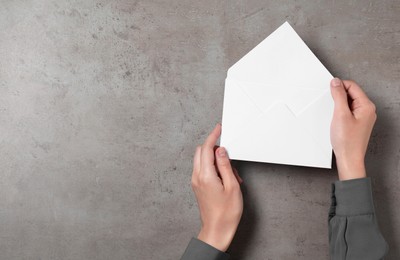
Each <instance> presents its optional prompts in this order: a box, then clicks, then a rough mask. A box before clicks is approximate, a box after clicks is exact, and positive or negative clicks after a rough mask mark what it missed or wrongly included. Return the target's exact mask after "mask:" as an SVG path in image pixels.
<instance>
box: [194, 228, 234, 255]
mask: <svg viewBox="0 0 400 260" xmlns="http://www.w3.org/2000/svg"><path fill="white" fill-rule="evenodd" d="M235 232H236V229H235V230H232V231H229V232H219V231H218V230H216V229H213V228H204V227H203V228H202V229H201V230H200V233H199V235H198V236H197V239H199V240H201V241H203V242H205V243H207V244H209V245H210V246H213V247H215V248H216V249H218V250H220V251H222V252H225V251H226V250H227V249H228V247H229V245H230V244H231V242H232V239H233V236H234V235H235Z"/></svg>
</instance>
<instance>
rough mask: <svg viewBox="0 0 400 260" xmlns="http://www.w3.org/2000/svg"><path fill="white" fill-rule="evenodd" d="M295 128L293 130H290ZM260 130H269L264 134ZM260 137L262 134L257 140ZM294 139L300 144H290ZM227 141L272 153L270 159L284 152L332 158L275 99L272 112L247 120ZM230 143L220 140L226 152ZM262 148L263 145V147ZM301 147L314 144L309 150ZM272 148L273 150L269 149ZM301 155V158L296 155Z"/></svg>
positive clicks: (288, 109)
mask: <svg viewBox="0 0 400 260" xmlns="http://www.w3.org/2000/svg"><path fill="white" fill-rule="evenodd" d="M258 122H273V124H268V123H267V124H259V123H258ZM294 129H295V131H293V130H294ZM263 133H268V135H265V134H263ZM259 136H263V138H262V139H259V138H258V137H259ZM293 142H297V143H299V142H301V144H300V145H298V146H295V147H293V145H292V144H293ZM230 143H234V144H235V146H238V147H242V148H243V147H248V149H249V150H250V149H251V148H252V149H253V150H257V151H264V152H265V153H267V152H271V154H270V155H269V156H270V158H273V156H282V155H284V154H285V153H287V154H293V155H295V156H294V157H298V158H300V159H299V160H300V161H301V160H304V158H307V160H311V159H310V158H312V157H313V156H315V155H316V154H318V155H319V156H322V157H323V158H324V160H326V161H329V160H331V154H330V153H331V150H330V149H326V148H325V149H324V147H323V146H321V144H320V143H319V142H317V141H316V140H315V138H314V137H313V135H312V133H310V131H309V129H308V128H307V127H305V126H304V125H303V124H301V121H300V120H299V119H298V118H297V117H296V116H294V115H293V114H292V112H291V110H290V108H289V107H288V106H287V105H286V104H284V103H280V102H278V103H277V104H276V105H274V106H273V108H271V113H267V114H261V115H260V116H259V117H257V118H253V119H252V120H250V121H249V122H246V123H245V124H243V125H242V127H241V128H240V129H237V131H236V136H235V138H232V139H231V142H230ZM230 143H223V144H222V143H221V145H223V146H226V147H227V149H228V153H229V152H230V151H229V147H230ZM263 147H265V148H264V149H263ZM304 147H313V149H310V150H309V152H308V151H307V150H304ZM270 148H273V149H270ZM299 156H300V157H299Z"/></svg>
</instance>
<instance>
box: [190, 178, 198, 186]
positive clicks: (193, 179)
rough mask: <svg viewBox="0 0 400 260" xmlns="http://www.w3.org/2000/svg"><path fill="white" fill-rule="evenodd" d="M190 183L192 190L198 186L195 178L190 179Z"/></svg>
mask: <svg viewBox="0 0 400 260" xmlns="http://www.w3.org/2000/svg"><path fill="white" fill-rule="evenodd" d="M191 183H192V188H197V187H198V186H199V183H198V181H197V179H196V178H192V182H191Z"/></svg>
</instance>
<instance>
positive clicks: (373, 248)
mask: <svg viewBox="0 0 400 260" xmlns="http://www.w3.org/2000/svg"><path fill="white" fill-rule="evenodd" d="M371 190H372V189H371V180H370V179H369V178H362V179H355V180H348V181H336V182H334V183H333V184H332V197H331V208H330V210H329V218H328V223H329V251H330V252H329V253H330V256H331V259H332V260H360V259H362V260H379V259H383V257H384V256H385V255H386V254H387V251H388V245H387V243H386V241H385V239H384V238H383V237H382V234H381V232H380V231H379V227H378V224H377V221H376V217H375V209H374V203H373V199H372V191H371ZM189 259H190V260H225V259H229V255H228V254H227V253H224V252H221V251H219V250H218V249H216V248H214V247H212V246H210V245H208V244H207V243H204V242H202V241H200V240H198V239H196V238H192V240H191V241H190V243H189V245H188V246H187V248H186V250H185V252H184V254H183V256H182V258H181V260H189Z"/></svg>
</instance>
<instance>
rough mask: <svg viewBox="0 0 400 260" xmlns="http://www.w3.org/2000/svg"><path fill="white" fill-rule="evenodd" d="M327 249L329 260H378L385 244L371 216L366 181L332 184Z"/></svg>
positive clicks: (369, 188)
mask: <svg viewBox="0 0 400 260" xmlns="http://www.w3.org/2000/svg"><path fill="white" fill-rule="evenodd" d="M331 199H332V201H331V208H330V211H329V248H330V249H329V250H330V256H331V259H332V260H344V259H346V260H353V259H354V260H359V259H363V260H378V259H383V257H384V256H385V255H386V254H387V251H388V245H387V243H386V241H385V239H384V238H383V236H382V234H381V232H380V231H379V227H378V223H377V221H376V217H375V209H374V203H373V199H372V189H371V180H370V178H362V179H354V180H348V181H336V182H335V183H333V184H332V198H331Z"/></svg>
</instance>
